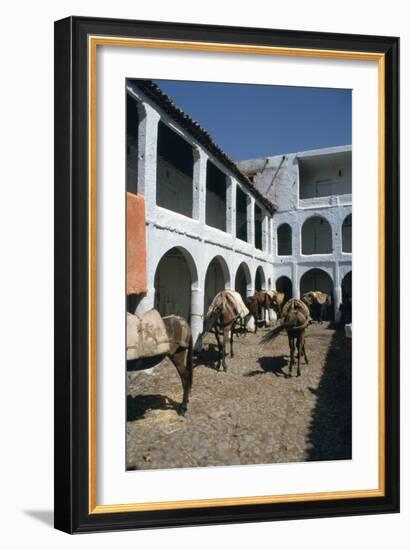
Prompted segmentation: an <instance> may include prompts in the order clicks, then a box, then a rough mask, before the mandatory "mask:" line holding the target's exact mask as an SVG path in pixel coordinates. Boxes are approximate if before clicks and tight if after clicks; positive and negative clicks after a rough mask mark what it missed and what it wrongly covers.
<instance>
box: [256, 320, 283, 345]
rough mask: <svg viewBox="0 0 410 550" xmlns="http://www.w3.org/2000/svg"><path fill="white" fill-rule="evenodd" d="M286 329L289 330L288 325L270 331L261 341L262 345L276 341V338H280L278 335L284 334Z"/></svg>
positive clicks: (281, 325) (278, 326)
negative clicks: (283, 331)
mask: <svg viewBox="0 0 410 550" xmlns="http://www.w3.org/2000/svg"><path fill="white" fill-rule="evenodd" d="M285 328H287V326H286V323H283V324H280V325H277V326H276V327H275V328H273V329H272V330H270V331H269V332H268V333H267V334H265V336H264V337H263V338H262V339H261V344H266V343H267V342H271V341H272V340H274V339H275V338H276V336H278V335H279V334H280V333H281V332H282V330H284V329H285Z"/></svg>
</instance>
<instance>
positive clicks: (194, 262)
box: [128, 84, 274, 345]
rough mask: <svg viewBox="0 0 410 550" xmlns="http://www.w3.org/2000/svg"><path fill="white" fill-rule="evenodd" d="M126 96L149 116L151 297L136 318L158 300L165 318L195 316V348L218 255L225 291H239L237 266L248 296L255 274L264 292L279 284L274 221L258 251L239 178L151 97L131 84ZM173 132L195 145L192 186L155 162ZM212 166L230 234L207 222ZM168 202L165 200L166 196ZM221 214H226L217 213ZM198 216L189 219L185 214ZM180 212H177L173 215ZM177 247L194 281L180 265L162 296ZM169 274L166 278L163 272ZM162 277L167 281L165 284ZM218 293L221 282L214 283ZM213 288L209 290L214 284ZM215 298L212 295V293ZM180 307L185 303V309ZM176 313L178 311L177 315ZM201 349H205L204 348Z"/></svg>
mask: <svg viewBox="0 0 410 550" xmlns="http://www.w3.org/2000/svg"><path fill="white" fill-rule="evenodd" d="M128 92H129V93H131V94H132V95H133V97H135V98H136V100H137V101H138V102H139V105H140V110H143V111H144V113H145V117H144V118H143V122H141V123H140V128H141V130H140V136H141V135H142V139H140V143H139V164H138V177H139V178H140V179H139V189H141V193H142V194H144V196H145V205H146V214H147V218H146V224H147V279H148V292H147V294H146V296H145V297H144V298H143V299H142V300H141V302H140V303H139V304H138V307H137V310H136V313H137V314H142V313H143V312H144V311H147V310H148V309H150V308H152V307H155V304H156V299H157V297H158V295H160V296H162V298H161V300H162V301H161V308H163V311H164V313H166V314H169V313H176V314H180V315H183V316H185V317H189V322H190V325H191V329H192V333H193V338H194V342H196V341H197V340H198V336H199V334H200V333H201V332H202V330H203V320H204V315H205V314H206V311H205V309H204V308H205V304H206V303H207V302H208V301H209V296H206V295H205V292H206V291H205V287H206V283H205V277H206V273H207V270H208V267H209V265H210V264H211V262H212V260H213V259H214V258H215V256H221V257H222V258H223V260H222V261H223V262H224V263H225V272H226V277H225V279H226V280H225V284H224V286H223V287H222V288H232V289H234V285H235V276H236V272H237V269H238V266H239V265H240V264H241V263H242V262H244V263H245V264H246V265H247V266H248V269H249V272H250V280H249V282H248V285H247V293H248V294H251V293H253V292H254V289H255V277H256V270H257V268H260V269H261V270H262V275H263V277H262V278H263V284H262V288H268V287H269V285H268V281H269V279H270V281H271V285H272V284H273V281H274V276H273V274H274V270H273V257H272V253H271V251H270V250H269V249H268V247H267V236H266V235H267V230H268V226H269V219H268V217H269V216H268V214H267V212H266V211H265V209H263V210H262V215H263V216H265V215H266V221H264V223H263V226H264V227H263V241H264V244H265V247H264V248H265V250H259V249H256V248H255V246H254V242H255V241H254V235H255V198H254V197H253V196H252V195H251V194H250V191H249V190H248V189H245V188H244V186H243V185H242V184H239V182H238V181H236V179H235V177H234V176H233V174H231V173H230V172H229V170H228V169H226V168H225V167H223V166H222V165H221V163H220V162H219V161H218V160H216V159H215V158H214V157H213V156H212V155H211V154H210V153H209V152H208V151H206V150H205V148H204V147H203V146H202V145H200V144H199V143H197V142H196V140H195V139H194V138H193V137H192V136H191V135H190V134H189V133H188V132H187V131H186V130H184V129H182V128H180V127H179V126H178V124H177V123H176V122H174V121H173V120H171V119H169V117H168V115H167V114H166V113H164V112H163V111H162V110H161V108H160V107H158V105H157V104H156V103H154V102H153V101H151V100H149V99H148V98H147V97H145V95H144V93H143V92H141V91H140V90H139V89H138V87H135V86H134V85H133V84H129V85H128ZM160 120H161V121H162V122H164V123H165V124H167V125H168V126H170V127H172V129H173V130H174V131H175V132H176V133H177V134H179V135H180V136H181V137H183V138H184V139H185V141H187V142H188V143H190V144H191V146H192V147H193V150H194V151H195V154H194V170H193V182H192V184H191V183H190V180H189V178H187V177H186V176H184V175H183V174H181V173H180V171H179V170H176V169H175V168H174V167H173V166H172V165H170V164H169V163H166V162H164V160H163V159H158V158H157V154H156V152H157V143H156V141H157V136H158V124H159V121H160ZM208 160H211V161H212V163H213V164H214V165H215V166H217V168H219V169H220V170H222V171H223V172H224V173H225V174H226V176H227V178H229V181H230V185H229V189H228V190H229V193H227V198H229V200H230V204H229V212H230V214H229V215H230V217H231V223H230V224H229V223H228V224H225V227H226V229H227V230H226V231H222V230H221V229H217V228H215V227H211V226H210V225H207V223H206V220H207V219H206V213H207V208H206V200H207V198H208V199H209V198H210V196H211V195H212V194H211V193H206V166H207V162H208ZM159 182H160V184H161V186H163V188H164V190H165V191H164V193H167V196H169V199H170V204H168V203H164V204H166V205H167V206H171V207H172V208H164V207H162V206H160V205H158V202H157V196H158V189H157V186H158V183H159ZM184 186H185V187H187V188H189V191H190V190H191V189H193V203H192V209H189V208H188V207H189V205H190V202H189V198H190V197H189V193H188V192H187V193H186V194H185V196H184V193H181V189H182V188H183V187H184ZM235 186H236V187H238V186H239V187H240V188H241V189H242V190H243V191H244V192H245V193H246V194H247V201H248V202H247V227H248V242H244V241H241V240H240V239H237V238H236V233H235V227H234V224H233V223H232V218H233V216H234V213H235V212H236V193H235V192H232V188H233V187H235ZM164 196H165V195H164ZM214 199H215V197H212V196H211V200H212V201H213V203H212V204H213V205H215V204H216V202H217V201H216V200H214ZM218 202H219V206H218V207H217V208H216V212H215V214H214V215H215V221H218V220H219V221H220V219H221V217H222V216H223V217H224V218H225V219H227V218H228V216H227V214H228V208H226V206H225V207H224V208H221V201H218ZM218 208H219V210H220V211H218ZM188 209H189V213H190V212H192V217H191V216H190V215H184V214H183V213H181V212H182V210H184V211H185V213H186V214H188ZM175 210H179V212H177V211H175ZM174 247H178V248H179V250H180V251H181V252H182V253H183V255H184V257H185V259H186V261H187V262H188V265H189V270H190V278H188V277H185V276H181V278H178V270H177V269H176V267H175V265H178V264H175V265H173V264H172V263H171V264H169V265H170V271H169V280H168V281H167V282H163V283H162V287H161V288H160V289H157V288H156V286H155V284H156V281H158V277H157V278H156V273H157V268H158V265H159V263H160V261H161V259H162V258H163V257H164V255H165V254H167V253H168V251H169V250H171V249H172V248H174ZM164 275H165V272H164ZM163 279H164V277H161V280H163ZM216 284H217V286H219V285H220V282H218V281H217V282H216ZM208 288H209V289H210V288H211V286H210V285H208ZM209 292H210V290H209ZM187 296H190V302H189V303H187ZM178 301H180V302H181V303H180V304H179V303H178ZM172 309H174V311H172ZM199 345H200V342H199Z"/></svg>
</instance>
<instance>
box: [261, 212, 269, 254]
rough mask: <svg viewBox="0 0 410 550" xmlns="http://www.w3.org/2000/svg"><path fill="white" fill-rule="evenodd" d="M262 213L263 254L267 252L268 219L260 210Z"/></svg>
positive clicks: (265, 213)
mask: <svg viewBox="0 0 410 550" xmlns="http://www.w3.org/2000/svg"><path fill="white" fill-rule="evenodd" d="M262 212H263V220H262V250H263V251H264V252H269V218H268V214H267V212H266V210H262Z"/></svg>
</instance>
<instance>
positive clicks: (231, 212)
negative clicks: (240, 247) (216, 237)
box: [226, 176, 236, 239]
mask: <svg viewBox="0 0 410 550" xmlns="http://www.w3.org/2000/svg"><path fill="white" fill-rule="evenodd" d="M226 183H227V193H226V231H227V233H230V234H231V235H232V237H233V238H234V239H236V180H235V178H233V177H232V176H226Z"/></svg>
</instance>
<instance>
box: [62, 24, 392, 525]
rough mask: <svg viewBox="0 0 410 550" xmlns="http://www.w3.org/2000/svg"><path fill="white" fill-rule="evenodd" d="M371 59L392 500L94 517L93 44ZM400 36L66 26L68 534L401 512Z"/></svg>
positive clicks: (64, 390) (64, 186) (386, 455)
mask: <svg viewBox="0 0 410 550" xmlns="http://www.w3.org/2000/svg"><path fill="white" fill-rule="evenodd" d="M91 35H100V36H105V37H110V36H113V37H124V38H146V39H153V38H154V39H163V40H181V41H190V42H206V43H216V44H217V43H223V44H240V45H253V46H261V47H265V46H267V47H271V46H273V47H282V48H303V49H310V50H327V51H345V52H371V53H378V54H381V55H382V56H383V57H384V67H385V73H384V74H385V82H384V102H385V104H384V113H385V135H384V160H385V163H384V170H385V171H384V178H385V196H384V205H385V209H384V214H385V228H384V243H385V249H384V250H385V273H384V275H385V289H384V302H385V303H384V306H385V319H386V320H388V322H387V321H386V322H385V324H384V327H385V357H384V360H385V361H384V369H385V372H384V375H385V407H384V415H385V416H384V422H385V433H386V438H385V448H384V458H385V461H384V463H385V472H384V474H385V475H384V479H385V490H384V494H383V495H382V496H378V497H372V498H368V497H364V498H346V499H340V498H339V499H332V498H330V499H326V500H312V501H309V500H307V501H302V502H299V501H294V502H282V503H268V504H266V503H265V504H262V503H258V504H243V505H234V506H211V507H203V508H201V507H199V508H198V507H196V508H178V509H168V510H156V511H155V510H150V511H126V510H125V511H116V512H107V513H104V512H100V513H92V512H90V493H89V481H90V480H89V472H90V462H89V460H90V458H89V430H90V424H89V411H90V409H89V391H90V386H89V383H90V379H89V351H90V348H89V346H90V342H89V313H90V310H89V305H90V304H89V280H90V279H89V276H90V273H89V254H90V247H89V240H88V228H89V222H90V220H89V215H90V213H89V188H88V185H89V182H88V177H89V148H88V138H89V131H90V129H89V128H88V85H89V73H88V68H89V59H88V48H87V44H88V37H89V36H91ZM399 323H400V321H399V39H398V38H396V37H383V36H361V35H349V34H330V33H316V32H301V31H288V30H286V31H285V30H272V29H256V28H239V27H237V28H234V27H222V26H209V25H197V24H182V23H164V22H153V21H131V20H115V19H99V18H92V17H68V18H66V19H63V20H61V21H57V22H56V23H55V386H54V388H55V489H54V492H55V497H54V498H55V527H56V528H57V529H60V530H62V531H65V532H67V533H80V532H92V531H109V530H123V529H137V528H153V527H172V526H188V525H207V524H221V523H242V522H256V521H273V520H284V519H298V518H304V519H306V518H319V517H332V516H350V515H357V514H379V513H393V512H398V511H399Z"/></svg>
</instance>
